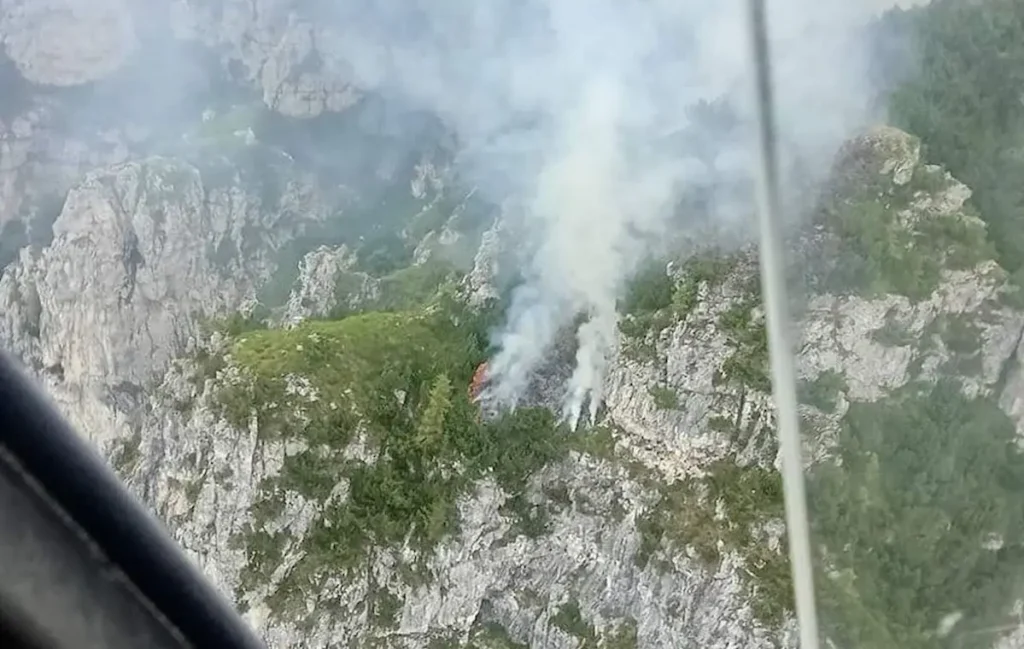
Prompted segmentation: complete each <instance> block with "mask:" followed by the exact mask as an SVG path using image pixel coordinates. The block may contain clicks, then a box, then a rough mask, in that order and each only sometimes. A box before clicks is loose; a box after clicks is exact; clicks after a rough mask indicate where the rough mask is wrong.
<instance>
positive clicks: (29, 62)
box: [0, 0, 136, 86]
mask: <svg viewBox="0 0 1024 649" xmlns="http://www.w3.org/2000/svg"><path fill="white" fill-rule="evenodd" d="M0 41H2V42H3V47H4V52H5V53H6V54H7V56H8V57H9V58H10V59H11V60H12V61H14V63H15V65H16V66H17V68H18V71H19V72H21V74H22V75H23V76H24V77H25V78H26V79H27V80H29V81H30V82H32V83H36V84H40V85H50V86H75V85H80V84H83V83H88V82H90V81H95V80H97V79H101V78H103V77H105V76H107V75H109V74H110V73H112V72H113V71H115V70H116V69H117V68H119V67H120V66H121V64H122V63H124V61H125V60H126V59H127V58H128V57H129V56H130V55H131V53H132V50H133V49H134V48H135V45H136V40H135V32H134V26H133V23H132V17H131V12H130V11H129V8H128V6H127V5H126V3H124V2H123V1H122V0H28V1H24V2H22V1H17V0H16V1H12V2H4V4H3V6H0Z"/></svg>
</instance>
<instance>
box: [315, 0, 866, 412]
mask: <svg viewBox="0 0 1024 649" xmlns="http://www.w3.org/2000/svg"><path fill="white" fill-rule="evenodd" d="M769 4H770V5H771V8H770V25H771V29H772V43H773V63H774V65H775V77H776V79H775V80H776V89H777V94H778V97H779V104H780V105H779V114H780V122H781V123H780V131H781V135H782V136H783V139H784V142H785V144H786V147H785V157H786V162H787V163H790V165H794V164H795V163H796V162H798V161H799V162H800V163H801V165H800V168H802V169H808V168H809V169H817V168H822V167H823V166H824V165H823V164H822V163H824V162H827V160H828V158H829V157H830V156H831V155H832V153H833V152H834V151H835V149H836V147H837V145H838V144H839V142H841V141H842V140H843V139H844V138H845V137H847V136H848V135H850V134H851V132H852V131H853V130H855V129H856V128H858V127H860V126H862V125H863V123H864V122H865V120H866V119H867V118H868V117H869V115H868V98H869V97H870V93H869V92H868V88H867V79H866V75H865V71H866V56H865V50H864V49H862V48H861V47H860V41H859V31H858V30H859V29H860V27H861V26H862V24H863V23H864V19H865V18H867V17H868V15H869V14H870V12H871V9H868V8H865V7H856V6H851V4H854V3H848V2H839V1H834V0H833V1H827V2H821V1H819V0H780V1H777V2H772V3H769ZM330 11H331V20H330V24H333V25H339V26H341V27H339V28H338V30H339V33H337V34H336V35H335V37H334V38H331V39H330V43H329V44H325V46H327V47H332V48H337V51H336V52H335V53H336V55H337V56H336V60H339V61H344V62H346V64H347V65H349V66H350V67H351V69H350V70H349V71H348V72H349V73H351V74H352V75H354V77H355V79H356V81H357V83H358V84H359V85H360V86H362V87H365V88H371V89H378V90H382V91H387V92H391V93H396V94H398V95H399V96H401V97H403V98H404V99H406V100H408V101H411V102H412V103H413V104H415V105H417V106H420V107H423V108H425V109H429V110H432V111H434V112H436V113H437V114H438V115H439V116H440V117H441V118H442V119H443V120H444V121H445V123H446V124H447V126H448V128H450V129H452V130H453V131H454V132H455V133H456V134H457V136H458V138H459V141H460V144H461V147H462V148H461V151H460V157H459V160H460V162H461V167H460V171H461V172H462V173H463V174H465V175H467V176H468V177H469V178H470V179H471V181H472V182H474V183H476V184H477V185H478V186H480V187H481V188H483V189H484V191H487V192H488V193H489V194H490V195H491V198H494V199H497V200H507V199H509V198H512V199H513V200H514V201H515V203H516V204H517V205H519V206H521V210H520V213H518V214H515V215H514V218H515V219H516V220H517V221H518V222H519V223H518V225H520V226H521V227H520V229H521V230H523V231H524V232H526V237H527V241H526V242H524V246H523V249H524V250H525V251H526V254H525V255H524V259H523V262H522V263H523V264H524V266H523V268H522V269H521V272H522V274H523V275H524V277H525V282H524V283H523V284H522V285H521V286H520V287H519V288H518V289H517V290H516V291H515V293H514V294H513V297H512V305H511V308H510V310H509V316H508V321H507V322H506V324H505V326H504V327H503V328H502V329H501V330H500V331H499V332H498V333H497V337H498V338H497V343H498V349H499V351H498V352H497V355H496V356H495V358H494V359H493V360H492V362H491V365H490V374H491V386H492V387H491V388H490V389H489V391H488V392H487V393H486V394H485V398H486V399H490V400H492V401H494V402H495V403H496V404H498V405H503V406H514V405H515V403H516V401H517V400H518V399H519V398H520V397H521V395H522V394H523V391H524V390H525V388H526V386H527V383H528V381H529V378H530V375H531V373H532V372H533V371H534V370H535V369H536V368H537V366H538V364H540V362H541V361H542V360H543V359H544V358H545V355H546V353H547V351H548V349H549V346H550V345H551V344H552V342H553V340H554V337H555V335H556V333H557V332H558V331H560V330H561V329H562V328H563V327H565V326H567V325H570V324H571V323H573V322H574V320H575V319H576V318H577V317H578V316H579V315H580V314H583V315H584V316H585V318H586V320H585V323H584V324H583V325H582V326H581V327H580V328H579V330H578V342H579V350H578V354H577V359H576V360H577V366H576V368H575V371H574V373H573V375H572V378H571V379H570V383H569V385H568V386H567V391H566V402H565V415H566V417H567V418H568V419H569V420H570V422H571V423H573V424H575V422H576V420H577V419H578V418H579V416H580V414H581V410H582V409H583V408H584V404H585V403H586V402H587V401H588V399H589V402H590V410H591V415H593V412H594V410H595V409H596V407H597V405H598V404H599V401H600V386H601V385H602V382H603V379H604V373H605V368H606V364H607V361H608V358H609V356H610V355H611V354H612V353H613V352H614V341H615V339H616V322H617V314H616V308H615V305H616V301H617V299H618V298H619V297H620V296H621V294H622V292H623V290H624V286H625V283H626V282H627V280H628V279H629V278H630V276H631V275H632V273H633V272H634V270H635V269H636V267H637V266H638V264H640V263H641V262H643V261H644V260H645V259H647V258H648V257H649V254H650V252H651V251H652V250H653V249H654V246H655V245H656V244H657V242H659V241H661V240H663V239H664V237H665V236H666V235H667V234H668V232H667V228H668V227H669V225H670V221H672V220H673V219H674V217H676V216H677V215H676V214H675V211H676V208H677V205H678V203H679V200H680V198H681V196H682V195H683V193H684V192H685V191H686V190H687V188H688V187H690V186H693V185H694V184H695V183H697V182H699V181H700V177H701V175H702V174H706V173H707V168H708V167H709V166H710V167H711V168H712V169H713V171H714V173H715V174H717V176H718V177H719V179H721V178H722V176H723V174H724V176H726V179H727V180H729V181H730V182H731V183H732V184H733V185H734V186H743V185H744V183H746V182H747V180H748V177H749V175H750V172H751V166H750V161H751V155H750V153H751V151H750V149H749V148H748V146H747V142H748V141H749V138H748V137H741V138H736V137H733V138H728V139H727V138H723V139H722V141H719V142H715V141H714V139H712V140H711V142H710V159H709V158H708V157H707V156H708V152H707V151H705V152H704V153H703V155H704V158H703V159H702V160H697V159H696V158H695V156H696V152H694V151H690V150H687V147H686V146H685V145H680V144H678V143H673V142H672V141H671V139H670V138H669V137H668V136H670V135H671V134H673V133H678V132H681V131H684V130H686V129H687V128H693V127H699V126H700V125H693V124H690V123H688V122H689V117H688V116H689V115H692V110H691V109H692V108H693V107H694V106H695V105H696V104H698V102H701V101H706V102H715V101H717V102H719V104H720V105H721V104H722V102H724V105H727V106H728V107H729V109H730V110H731V111H732V112H733V113H734V114H735V115H736V116H737V118H738V123H739V132H740V133H744V134H745V133H746V130H745V129H746V128H747V127H748V126H749V125H750V124H751V123H752V119H751V117H752V114H751V111H750V105H749V103H748V102H747V93H748V89H749V87H750V79H749V76H748V75H749V70H748V62H749V57H748V52H747V37H746V31H745V30H746V13H745V12H746V7H745V2H742V1H737V0H732V1H730V2H722V3H698V2H686V1H680V0H674V1H669V0H588V1H584V0H527V1H523V0H516V1H511V0H497V1H494V2H487V3H481V2H472V1H469V0H462V1H453V2H447V3H443V4H435V3H428V2H422V3H419V4H418V5H410V3H404V2H403V3H397V2H384V3H373V4H371V3H365V4H362V3H348V4H347V5H346V6H345V7H344V8H338V9H331V10H330ZM801 180H803V181H806V180H807V179H806V178H804V179H801ZM719 205H729V206H730V209H729V210H723V212H722V214H720V215H717V216H719V217H720V218H721V219H722V222H723V223H724V222H729V221H730V220H732V222H734V223H739V224H744V225H749V223H748V222H747V221H746V217H747V216H748V209H747V206H748V203H747V202H746V201H745V200H742V199H741V200H738V201H737V200H735V197H734V200H726V201H722V202H720V203H719ZM727 212H730V213H727ZM685 216H686V215H683V217H684V219H685ZM677 220H678V219H676V221H677ZM695 220H696V216H695Z"/></svg>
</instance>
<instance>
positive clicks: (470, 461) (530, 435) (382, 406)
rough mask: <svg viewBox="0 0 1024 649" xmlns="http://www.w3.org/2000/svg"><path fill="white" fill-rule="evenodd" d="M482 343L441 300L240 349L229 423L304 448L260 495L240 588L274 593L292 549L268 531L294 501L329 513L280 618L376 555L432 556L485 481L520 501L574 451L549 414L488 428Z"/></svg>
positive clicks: (504, 420)
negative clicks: (404, 550)
mask: <svg viewBox="0 0 1024 649" xmlns="http://www.w3.org/2000/svg"><path fill="white" fill-rule="evenodd" d="M456 320H457V321H458V322H456ZM483 340H484V338H483V336H482V331H481V330H480V328H479V327H477V326H476V324H475V321H474V318H473V317H472V316H471V314H468V312H464V313H462V314H461V317H458V318H456V317H453V313H452V311H451V310H450V309H446V308H444V307H443V306H441V305H438V304H435V305H433V306H431V307H428V308H425V309H422V310H419V311H413V312H402V311H398V312H370V313H362V314H357V315H352V316H348V317H345V318H343V319H341V320H335V321H330V320H328V321H307V322H304V323H302V324H300V325H299V326H297V327H295V328H293V329H287V330H284V329H281V330H258V331H248V332H245V333H242V334H240V335H239V336H238V337H237V338H236V339H235V341H234V343H233V346H232V350H231V353H230V358H231V363H233V364H234V365H235V366H236V367H238V368H239V370H240V371H241V377H242V379H241V380H239V381H238V382H236V383H235V384H232V385H225V386H223V387H222V388H221V390H220V393H219V394H218V397H217V401H218V403H219V407H220V408H221V412H222V414H223V416H224V417H225V419H226V420H227V421H229V422H230V423H232V424H233V425H235V426H237V427H244V426H248V425H250V423H251V422H253V421H254V422H255V426H256V428H257V434H258V436H259V437H260V438H261V439H265V440H284V441H288V442H290V445H289V446H290V447H291V448H292V449H301V450H294V452H290V454H288V455H286V457H285V458H284V464H283V467H282V469H281V471H280V473H279V474H278V475H276V476H273V477H270V478H267V479H265V480H264V483H263V485H261V492H260V494H259V496H258V497H257V501H256V502H255V504H254V506H253V513H254V520H253V522H252V525H251V528H250V529H249V530H248V532H247V533H246V534H245V535H244V536H245V538H243V539H241V540H240V542H241V543H242V544H243V545H244V547H245V549H246V553H247V560H248V565H247V567H246V570H245V573H244V574H243V575H242V585H241V586H242V589H243V590H247V589H250V588H253V587H255V586H256V585H258V584H261V583H266V582H267V580H268V578H269V573H270V572H272V571H273V570H274V569H276V568H277V567H278V565H279V563H280V561H281V559H282V550H283V547H284V541H286V540H287V539H284V538H282V537H281V533H280V532H270V531H268V527H267V524H268V523H270V522H271V521H273V519H275V518H276V517H277V515H279V514H280V512H281V511H282V508H283V505H284V498H285V494H286V493H288V492H291V493H295V494H298V495H300V496H301V497H302V498H304V499H306V500H308V501H312V502H315V503H318V504H319V505H318V508H317V509H318V512H319V514H318V516H317V517H316V518H315V519H314V520H313V522H312V523H311V526H310V528H309V529H308V530H307V532H306V534H305V535H304V537H303V538H302V540H301V542H300V549H301V550H302V554H301V557H300V558H299V559H298V561H297V562H296V563H295V564H294V565H292V566H291V568H290V569H289V570H288V572H287V574H286V575H285V576H284V578H283V580H282V582H281V583H280V585H279V587H278V589H277V591H276V592H275V593H274V594H273V595H272V596H271V599H270V602H269V603H270V605H271V608H272V609H273V610H274V611H275V612H277V613H279V614H282V615H287V613H288V611H289V610H292V607H293V605H297V604H298V603H299V602H300V600H301V599H302V596H304V595H308V594H310V593H313V592H316V591H317V589H318V585H319V584H320V583H321V582H322V580H324V579H326V578H327V577H328V576H338V575H339V574H344V573H346V572H347V571H350V570H353V569H355V568H357V567H359V566H364V565H366V563H367V562H368V561H372V556H373V552H374V548H375V547H381V546H391V547H394V546H402V545H406V546H410V547H412V548H413V549H414V550H418V551H420V552H419V554H420V556H422V554H423V553H422V551H423V550H427V549H429V548H431V547H433V546H434V545H435V544H436V543H437V542H438V541H440V540H441V539H442V538H444V537H445V536H446V535H448V534H449V533H450V532H452V531H453V530H454V529H455V526H456V525H457V523H458V521H457V512H456V503H457V499H458V498H459V497H460V496H461V495H463V494H464V493H466V492H467V490H468V489H469V488H470V487H471V486H472V485H473V483H474V482H475V481H476V480H477V479H479V478H480V477H482V476H483V475H484V474H488V475H492V476H493V477H494V478H495V479H496V480H497V481H498V483H499V484H500V485H501V486H502V487H503V488H504V489H506V491H507V492H508V493H510V494H512V495H513V498H514V497H515V494H517V493H519V492H521V491H522V487H523V485H524V483H525V481H526V479H527V478H528V477H529V476H530V475H532V474H533V473H534V472H535V471H536V470H538V469H539V468H540V467H542V466H543V465H544V464H546V463H547V462H549V461H551V460H553V459H556V458H557V457H559V456H560V455H561V454H562V453H564V451H565V450H566V441H567V439H568V437H567V435H565V434H563V433H559V432H557V430H556V429H557V423H556V420H555V417H554V415H553V414H552V413H550V412H549V411H547V410H542V409H529V408H526V409H519V410H517V411H515V412H514V413H509V414H507V415H505V416H503V417H501V418H499V419H497V420H495V421H481V420H480V418H479V417H478V412H477V409H476V406H475V404H472V403H471V402H470V400H469V395H468V393H467V390H466V386H467V385H468V384H469V381H470V378H471V376H472V373H473V370H474V369H475V367H476V365H477V364H478V363H479V362H480V360H481V359H482V358H483V353H484V351H485V346H484V342H483ZM524 515H527V514H525V513H524ZM408 568H409V571H410V572H415V568H416V566H409V567H408Z"/></svg>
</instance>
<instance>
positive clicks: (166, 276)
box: [0, 158, 323, 436]
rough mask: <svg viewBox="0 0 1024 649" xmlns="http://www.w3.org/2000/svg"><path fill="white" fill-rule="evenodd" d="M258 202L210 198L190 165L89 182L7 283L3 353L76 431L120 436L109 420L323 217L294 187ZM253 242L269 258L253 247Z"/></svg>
mask: <svg viewBox="0 0 1024 649" xmlns="http://www.w3.org/2000/svg"><path fill="white" fill-rule="evenodd" d="M264 201H265V197H264V196H261V195H260V194H257V193H253V191H252V190H251V189H249V190H247V189H246V188H245V187H244V186H242V185H238V184H229V185H227V186H223V185H221V186H215V187H207V186H204V184H203V180H202V177H201V174H200V172H199V170H197V169H196V168H195V167H192V166H190V165H188V164H185V163H182V162H179V161H175V160H169V159H163V158H152V159H148V160H145V161H142V162H132V163H126V164H123V165H119V166H115V167H113V168H110V169H106V170H102V171H97V172H93V173H91V174H88V175H87V176H86V177H85V179H84V180H83V181H82V182H81V183H79V184H78V185H77V186H75V187H74V188H73V189H72V191H71V192H70V193H69V195H68V198H67V201H66V203H65V205H64V208H63V210H62V211H61V215H60V217H59V218H58V219H57V221H56V223H55V224H54V227H53V230H54V239H53V242H52V243H51V244H50V245H49V246H47V247H46V248H45V249H43V250H42V251H41V252H33V251H31V250H30V249H28V248H26V249H24V250H23V251H22V253H21V257H20V259H19V261H18V262H17V263H16V264H14V265H13V266H12V267H10V268H8V269H7V271H6V272H5V273H4V274H3V276H2V278H0V304H3V316H2V319H0V344H3V345H4V346H6V347H8V348H9V349H12V350H13V351H14V352H15V353H17V354H18V355H19V356H21V358H22V359H24V360H25V361H26V363H27V364H29V365H30V366H32V367H34V368H36V369H37V370H39V371H41V372H42V373H43V375H44V376H45V377H47V381H48V383H49V384H50V385H49V387H51V389H52V390H53V391H55V392H56V394H57V399H58V401H59V402H61V404H62V405H64V406H65V411H66V412H67V413H68V414H69V415H70V416H72V417H73V418H76V419H77V421H76V423H77V424H78V425H79V427H80V428H81V429H82V430H85V431H88V432H89V434H91V435H97V436H107V435H115V436H116V435H117V434H118V432H117V426H112V425H111V424H110V418H112V419H114V420H116V421H119V420H123V419H124V417H123V415H124V413H125V412H127V411H131V409H132V407H133V404H135V405H137V404H138V401H137V399H136V397H138V396H139V394H140V393H141V392H142V391H144V389H145V386H146V385H148V381H149V380H150V378H151V377H152V376H153V374H154V372H157V373H159V372H162V370H163V368H165V367H166V365H167V363H168V362H169V361H170V360H171V359H172V358H174V357H175V356H176V355H177V354H180V353H181V352H182V351H184V350H185V349H186V348H188V346H189V345H190V344H191V343H192V342H193V341H194V339H195V336H196V335H197V334H198V331H199V325H200V323H201V322H202V320H203V318H204V317H207V316H211V315H214V314H217V313H223V312H225V311H233V310H237V309H239V308H241V307H243V306H244V303H245V302H246V300H251V299H252V297H253V295H254V292H255V290H256V286H257V285H258V284H259V283H260V282H261V281H263V280H265V279H266V277H267V276H268V274H269V273H270V272H271V271H272V270H273V269H274V262H273V259H272V254H273V251H274V249H275V247H276V246H279V245H281V244H282V243H283V242H285V241H287V240H289V239H290V237H291V236H293V234H294V233H295V232H296V231H297V230H301V228H302V227H304V223H309V222H311V221H312V220H315V219H316V218H318V217H321V216H322V214H323V210H322V208H321V207H320V206H319V205H318V204H317V203H316V198H315V196H314V195H313V194H312V193H311V192H310V190H309V188H308V186H302V185H301V184H300V183H291V184H286V187H285V189H284V191H283V193H282V195H281V196H280V197H278V201H277V204H276V205H274V206H268V205H266V204H264ZM296 214H302V215H303V216H302V217H296ZM279 221H280V222H279ZM253 232H261V233H263V234H262V235H261V238H262V240H263V246H262V247H260V248H257V249H252V246H251V243H250V242H249V241H247V239H246V237H247V236H252V233H253ZM229 252H230V253H231V254H230V255H229V254H228V253H229ZM118 413H120V414H118ZM108 416H109V417H108ZM121 434H123V431H121Z"/></svg>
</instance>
